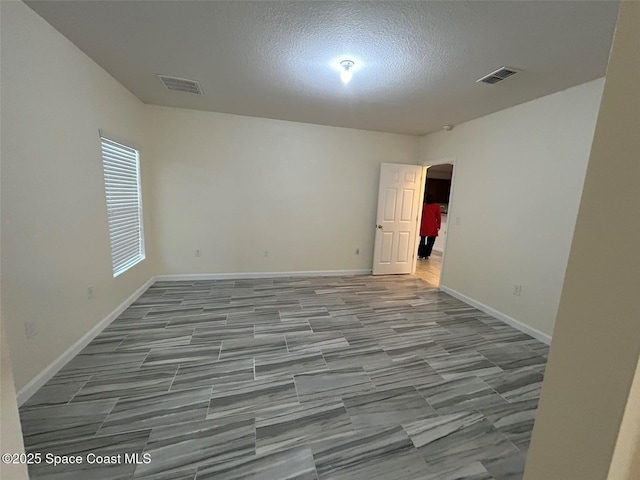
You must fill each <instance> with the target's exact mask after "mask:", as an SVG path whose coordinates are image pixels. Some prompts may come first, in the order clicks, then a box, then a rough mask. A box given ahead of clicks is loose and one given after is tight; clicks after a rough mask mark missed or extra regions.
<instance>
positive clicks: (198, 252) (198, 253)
mask: <svg viewBox="0 0 640 480" xmlns="http://www.w3.org/2000/svg"><path fill="white" fill-rule="evenodd" d="M200 256H201V254H200V249H198V250H196V257H200Z"/></svg>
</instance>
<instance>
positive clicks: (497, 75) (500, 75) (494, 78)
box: [476, 67, 521, 85]
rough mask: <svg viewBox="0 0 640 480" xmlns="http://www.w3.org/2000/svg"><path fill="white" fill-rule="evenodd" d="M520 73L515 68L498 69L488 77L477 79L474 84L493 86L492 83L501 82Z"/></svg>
mask: <svg viewBox="0 0 640 480" xmlns="http://www.w3.org/2000/svg"><path fill="white" fill-rule="evenodd" d="M520 71H521V70H518V69H517V68H508V67H500V68H499V69H498V70H496V71H495V72H491V73H490V74H489V75H485V76H484V77H482V78H479V79H478V80H476V83H477V82H482V83H488V84H490V85H493V84H494V83H498V82H501V81H502V80H504V79H505V78H508V77H510V76H511V75H515V74H516V73H518V72H520Z"/></svg>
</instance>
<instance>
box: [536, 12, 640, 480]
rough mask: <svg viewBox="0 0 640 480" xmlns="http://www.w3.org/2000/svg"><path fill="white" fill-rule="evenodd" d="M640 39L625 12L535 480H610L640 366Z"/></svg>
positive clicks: (539, 436) (552, 369)
mask: <svg viewBox="0 0 640 480" xmlns="http://www.w3.org/2000/svg"><path fill="white" fill-rule="evenodd" d="M639 32H640V3H639V2H621V7H620V15H619V18H618V24H617V28H616V34H615V38H614V42H613V47H612V50H611V55H610V58H609V66H608V68H607V77H606V84H605V87H604V92H603V95H602V103H601V106H600V112H599V115H598V122H597V125H596V130H595V135H594V138H593V146H592V148H591V156H590V159H589V165H588V168H587V172H586V178H585V184H584V189H583V194H582V199H581V202H580V210H579V213H578V218H577V222H576V228H575V233H574V236H573V243H572V245H571V254H570V257H569V262H568V266H567V272H566V278H565V282H564V286H563V289H562V297H561V301H560V308H559V311H558V319H557V321H556V328H555V331H554V338H553V344H552V346H551V353H550V356H549V363H548V365H547V371H546V375H545V381H544V385H543V388H542V397H541V400H540V406H539V409H538V413H537V416H536V423H535V427H534V431H533V438H532V443H531V448H530V450H529V458H528V461H527V468H526V472H525V476H524V479H525V480H549V479H556V478H557V479H562V480H602V479H604V478H607V473H608V471H609V468H610V465H611V460H612V456H613V451H614V445H615V443H616V439H617V437H618V432H619V430H620V424H621V420H622V418H623V414H624V410H625V406H626V405H627V399H628V396H629V392H630V389H631V385H632V382H633V378H634V373H635V371H636V367H637V365H638V357H639V355H640V303H639V302H638V285H640V278H639V277H640V254H639V252H638V245H640V212H639V207H638V205H640V189H639V188H638V179H640V135H639V132H640V34H639ZM612 205H613V206H614V207H615V208H611V206H612ZM604 245H606V246H608V247H609V248H607V249H605V250H603V248H602V247H603V246H604ZM636 400H637V399H636ZM610 478H611V480H613V478H612V477H610ZM623 478H624V477H619V478H616V479H615V480H623ZM632 478H633V479H637V478H638V477H637V476H636V477H632ZM624 480H627V479H626V478H624ZM629 480H630V479H629Z"/></svg>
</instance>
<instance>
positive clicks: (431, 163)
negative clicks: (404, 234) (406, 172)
mask: <svg viewBox="0 0 640 480" xmlns="http://www.w3.org/2000/svg"><path fill="white" fill-rule="evenodd" d="M456 160H457V158H456V157H455V156H450V157H440V158H436V159H433V160H426V161H424V162H422V163H421V164H420V165H422V187H421V190H420V191H421V195H422V198H423V199H424V192H425V187H426V184H427V170H428V169H429V167H433V166H435V165H444V164H446V163H451V164H452V165H453V173H452V174H451V188H450V190H449V207H448V209H447V238H446V240H445V241H444V246H443V248H444V251H443V252H442V264H441V267H440V280H439V284H438V286H440V284H442V272H444V267H445V260H446V258H447V251H448V250H449V249H448V248H447V243H449V231H450V227H451V225H452V223H451V221H452V219H453V218H454V217H453V215H452V212H453V211H454V210H453V209H452V204H453V199H454V198H455V197H454V195H453V193H454V188H455V180H456ZM423 203H424V202H423ZM421 212H422V211H421ZM421 221H422V214H420V216H419V218H418V233H420V222H421ZM418 245H420V235H416V244H415V246H414V248H413V269H412V271H411V273H412V274H415V273H416V267H417V266H418Z"/></svg>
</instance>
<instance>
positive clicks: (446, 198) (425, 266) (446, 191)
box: [415, 159, 453, 287]
mask: <svg viewBox="0 0 640 480" xmlns="http://www.w3.org/2000/svg"><path fill="white" fill-rule="evenodd" d="M424 178H425V185H424V200H423V201H425V202H426V200H427V196H430V197H431V199H432V201H433V202H434V203H435V204H437V205H438V206H439V207H440V218H441V224H440V230H439V232H438V236H437V237H436V239H435V243H434V245H433V250H432V252H431V255H430V256H429V258H428V259H423V258H418V250H417V249H416V251H415V256H416V269H415V275H416V276H417V277H419V278H421V279H422V280H424V281H425V282H426V283H428V284H429V285H430V286H433V287H438V286H439V285H440V276H441V272H442V268H443V264H444V254H445V251H446V243H447V225H448V217H449V211H450V199H451V185H452V183H453V160H452V159H442V160H441V161H435V162H429V163H428V164H426V165H425V174H424ZM420 222H421V223H422V218H420Z"/></svg>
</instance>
